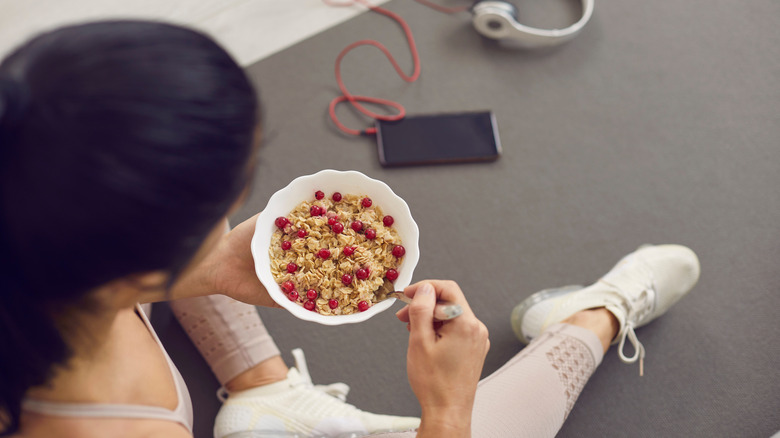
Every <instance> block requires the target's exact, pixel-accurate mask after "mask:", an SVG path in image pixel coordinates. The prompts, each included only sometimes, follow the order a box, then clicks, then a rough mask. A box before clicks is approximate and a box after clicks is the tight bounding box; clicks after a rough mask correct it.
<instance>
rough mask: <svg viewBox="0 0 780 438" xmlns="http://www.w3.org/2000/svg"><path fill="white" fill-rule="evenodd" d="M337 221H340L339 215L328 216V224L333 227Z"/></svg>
mask: <svg viewBox="0 0 780 438" xmlns="http://www.w3.org/2000/svg"><path fill="white" fill-rule="evenodd" d="M337 223H339V218H338V216H335V217H329V218H328V225H330V226H331V227H332V226H334V225H336V224H337Z"/></svg>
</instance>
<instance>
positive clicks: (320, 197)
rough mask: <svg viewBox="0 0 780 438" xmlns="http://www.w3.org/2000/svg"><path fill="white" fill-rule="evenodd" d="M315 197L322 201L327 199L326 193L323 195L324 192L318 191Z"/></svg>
mask: <svg viewBox="0 0 780 438" xmlns="http://www.w3.org/2000/svg"><path fill="white" fill-rule="evenodd" d="M314 197H315V198H317V200H320V199H322V198H324V197H325V193H322V190H317V191H316V192H314Z"/></svg>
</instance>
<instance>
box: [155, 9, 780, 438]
mask: <svg viewBox="0 0 780 438" xmlns="http://www.w3.org/2000/svg"><path fill="white" fill-rule="evenodd" d="M523 3H525V2H523ZM553 3H554V4H548V5H547V6H545V7H544V8H543V7H542V5H541V2H537V4H535V5H533V4H531V5H525V4H522V7H523V8H524V9H523V16H524V17H526V18H525V22H526V23H528V24H531V25H540V26H543V25H553V26H554V25H559V26H560V25H565V24H566V23H567V21H569V20H571V19H572V17H573V15H574V14H576V12H577V11H576V10H572V11H571V13H569V14H567V13H563V12H561V11H566V10H567V7H568V6H567V5H569V4H570V3H572V4H573V3H574V2H553ZM388 5H389V7H390V9H392V10H394V11H397V12H399V13H401V14H402V15H403V16H404V17H406V18H407V19H408V20H409V22H410V25H411V26H412V29H413V30H414V32H415V36H416V37H417V42H418V44H419V47H420V52H421V56H422V69H423V74H422V78H421V79H420V80H419V81H418V82H417V83H415V84H411V85H410V84H406V83H404V82H402V81H401V80H400V79H398V78H397V77H396V76H395V73H394V72H393V71H392V68H390V67H389V65H387V64H386V61H385V60H384V58H383V57H382V55H381V54H379V53H378V52H377V51H374V50H372V49H368V48H365V49H359V50H358V51H357V52H356V53H355V54H353V55H351V56H350V57H348V58H347V59H346V61H345V63H344V69H345V70H344V72H345V78H346V80H347V83H348V84H349V87H350V89H351V90H352V91H353V92H354V93H358V94H369V95H375V96H380V97H387V98H395V99H398V100H400V101H401V102H402V103H403V104H404V105H406V106H407V108H408V110H409V112H410V113H412V114H414V113H432V112H452V111H462V110H479V109H491V110H494V111H495V113H496V116H497V118H498V123H499V130H500V134H501V138H502V141H503V144H504V155H503V157H502V158H501V159H500V160H498V161H497V162H495V163H492V164H479V165H457V166H443V167H422V168H407V169H394V170H386V169H382V168H381V167H380V166H379V164H378V162H377V157H376V151H375V147H374V142H373V140H371V139H368V138H349V137H345V136H342V135H340V134H339V133H338V132H337V131H335V130H334V128H333V127H332V126H331V124H330V122H329V121H328V120H327V116H326V106H327V103H328V101H329V100H330V99H331V98H332V97H333V96H334V95H335V93H336V85H335V81H334V78H333V62H334V59H335V57H336V55H337V54H338V52H339V51H340V50H341V49H342V48H343V47H344V46H345V45H346V44H348V43H350V42H352V41H355V40H357V39H362V38H376V39H378V40H380V41H382V42H384V43H385V44H387V45H388V46H389V47H390V49H391V50H392V51H393V52H394V53H396V54H398V56H399V57H400V58H402V62H404V64H405V65H409V64H408V55H407V53H408V52H407V48H406V47H405V43H404V40H403V38H402V36H401V34H400V32H399V30H398V28H397V26H396V25H395V24H393V23H392V22H390V21H388V20H387V19H386V18H384V17H380V16H377V15H374V14H364V15H362V16H359V17H357V18H355V19H352V20H350V21H349V22H347V23H345V24H343V25H340V26H338V27H336V28H333V29H331V30H328V31H326V32H324V33H322V34H320V35H318V36H316V37H313V38H311V39H309V40H306V41H304V42H302V43H300V44H298V45H296V46H293V47H292V48H290V49H287V50H285V51H283V52H281V53H279V54H277V55H274V56H272V57H270V58H268V59H266V60H263V61H261V62H259V63H258V64H255V65H253V66H251V67H250V68H249V69H248V71H249V73H250V74H251V76H252V78H253V79H254V80H255V81H256V83H257V85H258V87H259V89H260V92H261V96H262V99H263V102H264V106H265V134H266V139H267V141H266V145H265V147H264V150H263V151H262V156H261V163H260V167H259V169H258V172H257V179H256V181H255V185H254V191H253V193H252V196H251V198H250V200H249V202H248V203H247V204H246V206H245V207H244V208H243V209H242V210H241V211H240V212H239V213H238V214H237V215H236V217H235V219H237V220H238V219H243V218H246V217H249V216H250V215H251V214H253V213H255V212H257V211H259V210H261V209H262V208H263V206H264V205H265V203H266V201H267V200H268V198H269V197H270V195H271V194H272V193H273V192H274V191H276V190H278V189H279V188H281V187H283V186H285V185H286V184H287V183H288V182H289V181H290V180H291V179H293V178H294V177H296V176H298V175H304V174H310V173H314V172H316V171H318V170H320V169H323V168H335V169H342V170H346V169H355V170H360V171H362V172H364V173H366V174H368V175H369V176H372V177H375V178H378V179H381V180H384V181H385V182H387V183H388V184H389V185H390V186H391V187H393V189H394V190H395V191H396V192H397V193H398V194H399V195H400V196H402V197H403V198H404V199H406V201H407V202H408V203H409V205H410V207H411V210H412V214H413V215H414V217H415V219H416V220H417V222H418V224H419V225H420V230H421V254H422V255H421V260H420V264H419V265H418V269H417V271H416V272H415V278H416V279H424V278H429V277H438V278H450V279H455V280H457V281H458V282H459V283H460V284H461V286H462V287H463V289H464V290H465V291H466V292H467V295H468V297H469V299H470V301H471V303H472V307H473V308H474V310H475V312H476V313H477V316H478V317H480V318H481V319H482V320H483V321H484V322H485V323H486V324H487V326H488V328H489V329H490V333H491V341H492V349H491V352H490V354H489V355H488V359H487V362H486V364H485V370H484V373H485V374H489V373H491V372H492V371H494V370H496V369H497V368H498V367H499V366H500V365H501V364H502V363H504V362H505V361H506V360H507V359H509V358H510V357H511V356H513V355H514V354H516V353H517V352H518V351H519V349H520V345H519V344H518V342H516V341H515V339H514V337H513V335H512V333H511V330H510V328H509V325H508V316H509V309H510V308H511V306H512V305H514V304H515V303H517V302H519V301H520V300H522V299H523V298H524V297H526V296H528V295H530V294H532V293H533V292H535V291H537V290H539V289H542V288H545V287H550V286H557V285H562V284H571V283H577V282H580V283H587V282H591V281H594V280H595V279H596V278H598V276H600V275H601V274H603V273H605V272H606V271H607V270H608V269H609V268H610V267H611V266H612V265H613V264H614V262H616V261H617V260H618V259H619V258H620V257H621V256H622V255H623V254H625V253H627V252H630V251H632V250H633V249H634V248H636V247H637V246H638V245H640V244H642V243H646V242H652V243H667V242H674V243H681V244H685V245H688V246H690V247H691V248H693V249H694V250H695V251H696V252H697V253H698V254H699V257H700V260H701V264H702V277H701V280H700V282H699V284H698V285H697V286H696V288H695V289H694V290H693V291H692V292H691V294H690V295H689V296H688V297H686V298H685V299H684V300H682V301H681V302H680V303H679V304H678V305H677V306H676V307H674V308H673V309H672V310H671V311H670V312H669V313H668V314H667V315H666V316H664V317H663V318H661V319H659V320H658V321H656V322H654V323H652V324H650V325H649V326H647V327H645V328H643V329H641V330H640V331H639V332H638V336H639V338H640V340H641V341H642V342H643V343H644V345H645V347H646V349H647V359H646V362H645V376H644V377H643V378H639V376H638V375H637V373H638V370H637V367H636V366H626V365H623V364H622V363H621V362H620V361H619V360H618V358H617V355H616V354H615V352H614V350H613V351H610V352H609V353H608V354H607V356H606V357H605V359H604V362H603V364H602V365H601V367H600V368H599V370H598V371H597V372H596V374H595V375H594V376H593V378H592V379H591V381H590V382H589V383H588V385H587V386H586V388H585V390H584V392H583V393H582V395H581V396H580V399H579V401H578V403H577V405H576V407H575V409H574V411H573V412H572V414H571V415H570V417H569V419H568V420H567V422H566V424H565V425H564V427H563V430H562V431H561V433H560V434H559V436H561V437H583V436H584V437H596V436H609V437H621V436H626V437H638V436H647V437H656V436H664V437H667V436H668V437H689V436H697V437H698V436H701V437H767V436H770V435H772V434H773V433H774V432H776V431H777V430H778V429H780V383H779V382H780V372H779V371H778V367H777V365H776V362H777V359H778V356H779V353H780V340H778V329H779V328H780V322H778V317H777V309H778V307H780V294H778V292H780V269H779V268H778V265H780V232H779V230H778V228H779V227H778V224H780V195H778V193H780V191H779V190H778V188H779V187H780V49H779V47H780V27H778V21H777V20H778V17H780V3H778V2H777V1H775V0H754V1H751V2H732V1H729V0H710V1H703V0H694V1H688V2H663V3H658V2H597V5H596V12H595V15H594V18H593V21H592V22H591V23H590V24H589V25H588V27H587V28H586V29H585V30H584V32H583V34H582V35H581V36H580V37H579V38H577V39H576V40H574V41H573V42H571V43H570V44H568V45H566V46H564V47H561V48H559V49H557V50H552V51H547V52H536V53H527V52H525V53H523V52H512V51H506V50H501V49H499V48H497V47H495V46H494V44H492V43H491V42H488V41H483V40H481V39H480V38H479V37H478V36H477V35H476V34H475V33H474V31H473V30H472V29H471V28H470V25H469V23H468V22H467V17H466V16H463V15H462V16H446V15H443V14H439V13H436V12H434V11H431V10H428V9H426V8H424V7H422V6H420V5H419V4H417V3H414V2H411V1H408V0H395V1H392V2H390V3H389V4H388ZM545 8H547V9H545ZM341 113H342V114H343V117H344V119H345V120H346V121H348V122H350V123H355V124H357V125H356V126H359V125H360V123H361V122H359V121H358V119H357V118H356V117H352V115H351V114H350V111H349V110H347V109H343V111H341ZM396 306H398V307H400V305H396ZM260 313H261V316H262V318H263V320H264V321H265V322H266V325H267V326H268V327H269V329H270V331H271V332H272V334H273V335H274V337H275V338H276V340H277V342H278V344H279V346H280V348H281V349H282V350H284V351H285V358H286V359H288V360H291V356H290V355H289V350H291V349H293V348H295V347H302V348H303V349H304V350H305V352H306V354H307V358H308V359H309V368H310V371H311V373H312V375H313V377H314V379H315V381H316V382H318V383H330V382H335V381H344V382H347V383H349V384H350V385H351V386H352V392H351V393H350V397H349V400H350V401H351V402H353V403H354V404H356V405H358V406H359V407H361V408H363V409H367V410H371V411H377V412H384V413H394V414H418V413H419V408H418V407H417V405H416V402H415V399H414V396H413V394H412V392H411V390H410V389H409V386H408V383H407V381H406V373H405V358H404V354H405V350H406V330H405V328H404V326H403V325H402V324H400V323H398V322H397V321H396V320H395V319H394V317H393V315H392V312H386V313H385V314H382V315H380V316H378V317H376V318H374V319H372V320H370V321H368V322H366V323H364V324H361V325H360V326H348V327H335V328H334V327H323V326H319V325H315V324H313V323H306V322H302V321H298V320H296V319H294V318H293V317H292V316H290V315H288V314H287V313H286V312H284V311H281V310H270V309H261V310H260ZM154 321H155V323H156V324H157V326H158V328H159V329H160V331H161V334H162V336H163V338H164V340H165V341H166V342H167V346H168V348H169V350H171V354H172V356H173V357H174V359H175V360H176V361H177V363H178V365H179V366H180V367H181V368H182V369H183V372H184V374H185V376H186V377H187V378H188V379H189V385H190V390H191V392H192V394H193V398H194V400H195V410H196V414H197V416H198V419H197V429H196V437H198V438H200V437H207V436H210V428H211V424H212V422H213V420H212V418H213V415H214V412H215V411H216V409H217V407H218V404H217V401H216V399H215V398H214V396H213V391H214V390H215V389H216V387H217V383H216V381H215V380H214V378H213V377H212V376H211V375H210V374H209V371H208V369H207V368H206V367H205V364H204V363H203V361H202V360H201V359H200V358H199V357H198V356H197V353H196V352H195V350H194V348H193V347H192V345H191V344H190V343H189V341H188V340H187V339H186V337H185V336H184V335H183V333H182V332H181V329H180V328H179V327H178V325H177V323H176V322H175V321H174V320H172V319H171V318H170V313H169V312H167V310H166V309H165V307H160V306H158V311H157V313H156V315H155V317H154Z"/></svg>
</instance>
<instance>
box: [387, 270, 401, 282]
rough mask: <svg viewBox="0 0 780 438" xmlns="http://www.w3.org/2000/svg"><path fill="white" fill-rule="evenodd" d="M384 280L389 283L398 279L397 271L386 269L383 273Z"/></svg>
mask: <svg viewBox="0 0 780 438" xmlns="http://www.w3.org/2000/svg"><path fill="white" fill-rule="evenodd" d="M385 278H387V279H388V280H390V281H395V280H397V279H398V271H396V270H395V269H388V270H387V272H385Z"/></svg>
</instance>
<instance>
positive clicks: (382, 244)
mask: <svg viewBox="0 0 780 438" xmlns="http://www.w3.org/2000/svg"><path fill="white" fill-rule="evenodd" d="M393 222H394V220H393V218H392V217H391V216H385V215H384V214H383V212H382V209H381V208H380V207H379V206H377V205H374V204H373V202H372V200H371V199H370V198H369V197H367V196H362V195H351V194H345V195H342V194H340V193H338V192H337V193H333V194H332V195H331V196H330V197H327V198H326V197H325V194H324V193H323V192H321V191H317V192H316V193H315V196H314V199H313V200H307V201H304V202H301V203H300V204H299V205H298V206H297V207H295V209H293V210H292V211H291V212H290V214H289V215H287V217H279V218H277V219H276V226H277V229H276V231H274V234H273V236H272V237H271V246H270V248H269V256H270V259H271V273H272V274H273V277H274V279H275V280H276V282H277V283H278V284H279V285H280V287H281V289H282V291H283V292H284V293H285V294H287V297H288V298H289V299H290V300H291V301H293V302H296V303H297V304H299V305H301V306H303V307H305V308H306V309H308V310H311V311H314V312H318V313H320V314H323V315H348V314H351V313H356V312H362V311H365V310H367V309H368V308H370V307H371V306H372V305H373V304H375V303H377V302H378V301H381V300H382V299H384V298H385V296H386V294H387V293H388V292H392V291H393V290H394V289H393V285H392V282H393V281H394V280H395V279H396V278H398V271H397V268H398V266H399V265H400V262H401V259H402V258H403V256H404V254H405V250H404V248H403V246H401V239H400V237H399V236H398V233H397V232H396V230H395V229H394V228H393V227H392V225H393Z"/></svg>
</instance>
